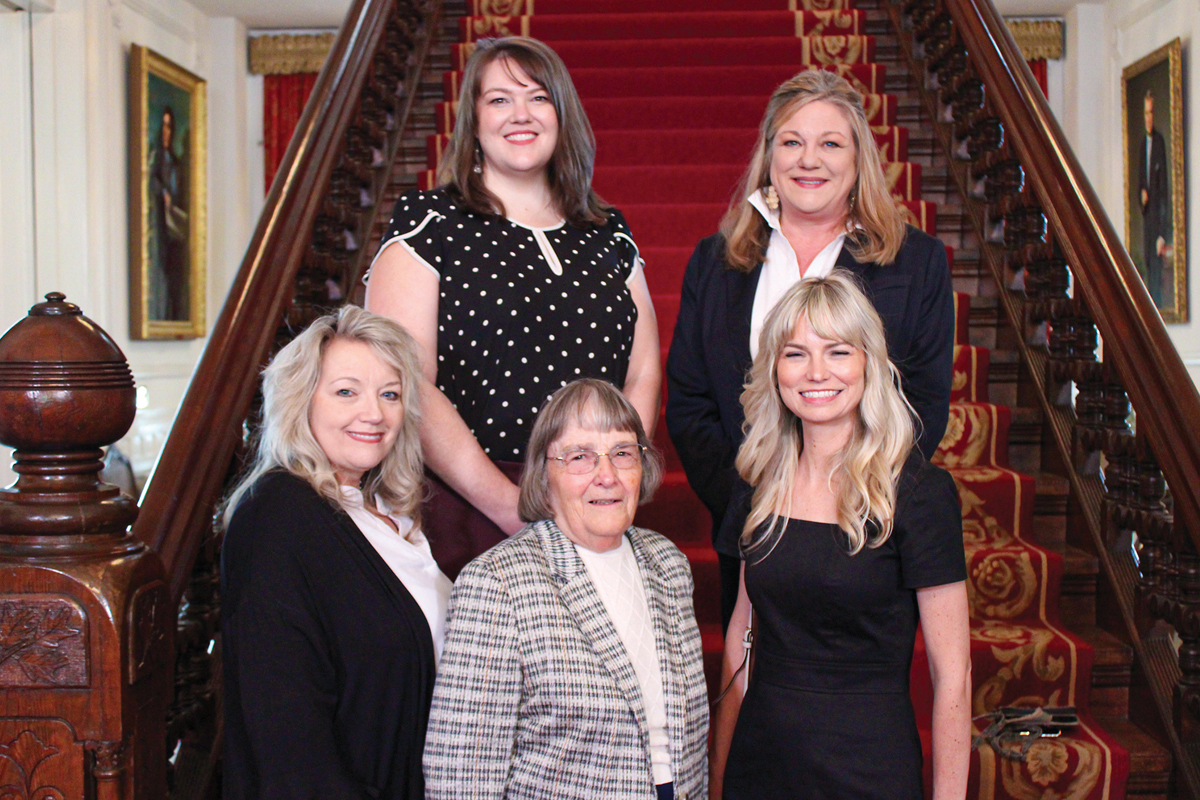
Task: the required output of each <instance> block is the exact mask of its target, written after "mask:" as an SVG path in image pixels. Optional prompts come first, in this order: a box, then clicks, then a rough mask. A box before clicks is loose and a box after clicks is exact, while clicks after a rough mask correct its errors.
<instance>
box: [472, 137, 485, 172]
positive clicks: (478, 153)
mask: <svg viewBox="0 0 1200 800" xmlns="http://www.w3.org/2000/svg"><path fill="white" fill-rule="evenodd" d="M472 160H473V161H474V162H475V166H473V167H471V172H474V173H475V174H476V175H482V174H483V166H482V165H481V164H480V162H481V161H483V148H482V147H480V145H479V140H478V139H476V140H475V158H473V159H472Z"/></svg>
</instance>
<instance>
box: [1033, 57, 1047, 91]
mask: <svg viewBox="0 0 1200 800" xmlns="http://www.w3.org/2000/svg"><path fill="white" fill-rule="evenodd" d="M1029 69H1031V70H1032V71H1033V77H1035V78H1037V82H1038V86H1040V87H1042V94H1044V95H1046V96H1047V97H1049V96H1050V91H1049V89H1047V85H1046V59H1044V58H1036V59H1034V60H1033V61H1030V62H1029Z"/></svg>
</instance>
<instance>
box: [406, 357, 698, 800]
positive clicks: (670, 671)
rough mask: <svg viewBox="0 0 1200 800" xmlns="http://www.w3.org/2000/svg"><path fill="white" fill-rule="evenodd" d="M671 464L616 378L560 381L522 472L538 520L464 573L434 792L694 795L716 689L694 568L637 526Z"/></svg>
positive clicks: (445, 666) (434, 744)
mask: <svg viewBox="0 0 1200 800" xmlns="http://www.w3.org/2000/svg"><path fill="white" fill-rule="evenodd" d="M661 477H662V462H661V459H660V457H659V455H658V453H657V452H656V451H655V450H654V448H653V446H652V445H651V444H650V442H649V440H648V439H647V438H646V434H645V432H644V430H643V429H642V424H641V420H640V418H639V415H638V412H637V411H636V410H635V409H634V407H633V405H632V404H630V402H629V401H628V400H627V399H626V398H625V397H624V396H623V395H622V394H621V392H619V391H617V390H616V389H615V388H614V387H613V386H611V385H610V384H608V383H605V382H603V381H600V380H594V379H584V380H578V381H575V382H573V383H570V384H568V385H566V386H565V387H563V388H562V389H560V390H558V391H557V392H556V393H555V394H554V395H553V396H552V397H551V398H550V400H549V402H548V403H547V404H546V405H545V407H544V408H543V409H542V412H541V414H540V415H539V417H538V419H537V422H536V423H535V424H534V427H533V432H532V435H531V437H530V442H529V447H528V449H527V451H526V460H525V471H524V473H523V475H522V477H521V495H520V506H519V509H520V514H521V518H522V519H523V520H525V521H526V522H528V523H530V524H528V525H526V526H525V528H524V529H522V530H521V531H520V532H519V533H517V534H516V535H515V536H513V537H512V538H511V539H508V540H506V541H504V542H502V543H500V544H499V545H497V546H496V547H493V548H492V549H491V550H489V551H488V552H486V553H484V554H483V555H481V556H479V557H478V558H476V559H475V560H474V561H472V562H471V563H470V564H468V565H467V567H466V568H465V569H464V570H463V571H462V572H461V573H460V574H459V577H458V581H457V583H456V584H455V587H454V591H453V594H452V595H451V600H450V612H449V619H448V622H447V631H446V647H445V652H444V654H443V656H442V660H441V663H440V666H439V672H438V677H437V684H436V685H435V687H434V696H433V707H432V710H431V716H430V722H429V734H428V738H427V739H426V744H425V748H426V749H425V778H426V797H427V798H429V799H430V800H438V799H439V798H454V800H465V799H467V798H478V799H479V800H482V799H483V798H496V800H499V798H508V800H518V798H537V800H541V799H542V798H545V797H556V798H579V800H604V799H605V798H622V800H624V799H625V798H638V797H641V798H648V799H649V800H654V798H672V797H674V798H679V799H680V800H684V799H685V798H695V800H699V799H700V798H703V797H705V796H706V792H707V763H706V758H705V748H706V742H707V735H708V700H707V694H706V689H705V682H704V670H703V662H702V656H701V650H700V633H699V630H698V629H697V627H696V620H695V613H694V611H693V608H692V574H691V570H690V568H689V567H688V562H687V560H686V559H685V558H684V556H683V554H682V553H680V552H679V550H678V549H677V548H676V547H675V546H674V545H673V544H671V542H669V541H668V540H667V539H665V538H664V537H662V536H660V535H659V534H657V533H653V532H651V531H647V530H642V529H640V528H637V527H634V526H633V516H634V512H635V511H636V510H637V507H638V504H639V503H640V502H645V501H647V500H649V499H650V496H651V495H652V494H653V492H654V490H655V489H656V488H657V486H658V483H659V481H660V480H661Z"/></svg>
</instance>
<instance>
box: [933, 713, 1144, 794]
mask: <svg viewBox="0 0 1200 800" xmlns="http://www.w3.org/2000/svg"><path fill="white" fill-rule="evenodd" d="M1079 719H1080V722H1081V723H1082V724H1081V725H1080V726H1079V727H1077V728H1074V729H1071V730H1069V731H1067V732H1064V733H1063V735H1062V736H1060V737H1058V738H1043V739H1039V740H1038V741H1036V742H1034V743H1033V744H1032V745H1031V746H1030V749H1029V754H1028V756H1027V758H1026V760H1025V761H1018V760H1015V759H1008V758H1003V757H1000V756H997V755H996V754H995V753H994V752H993V751H992V749H991V748H990V747H987V746H983V747H980V748H979V749H978V750H974V751H972V753H971V766H970V778H969V780H968V784H967V797H971V798H976V797H978V798H985V797H986V798H1014V800H1035V798H1036V799H1037V800H1043V799H1044V800H1050V799H1051V798H1067V797H1071V798H1079V800H1083V798H1096V800H1100V799H1101V798H1104V799H1106V800H1108V799H1111V798H1123V797H1125V791H1126V777H1125V776H1127V775H1129V752H1128V751H1127V750H1126V749H1125V748H1124V747H1122V746H1121V743H1120V742H1119V741H1118V739H1117V738H1116V737H1114V736H1113V735H1112V733H1111V732H1109V731H1107V730H1105V728H1104V727H1103V726H1102V725H1101V724H1100V722H1099V721H1098V720H1097V719H1096V718H1094V717H1092V716H1091V715H1089V714H1088V713H1087V712H1086V711H1081V712H1080V714H1079ZM976 732H978V731H977V729H976ZM919 734H920V737H921V749H922V753H923V755H924V765H923V770H922V771H923V778H924V782H925V796H926V797H930V796H932V793H933V778H932V774H933V766H932V755H933V749H932V745H931V743H932V735H931V732H930V730H929V729H928V728H927V727H923V728H921V729H920V731H919Z"/></svg>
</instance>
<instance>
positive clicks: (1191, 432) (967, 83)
mask: <svg viewBox="0 0 1200 800" xmlns="http://www.w3.org/2000/svg"><path fill="white" fill-rule="evenodd" d="M886 6H887V10H888V13H889V15H890V17H891V19H892V22H893V24H894V25H895V26H896V29H897V31H898V33H899V40H900V48H901V51H902V53H903V55H904V56H905V57H906V58H907V59H908V61H909V63H910V65H911V66H912V67H913V69H914V72H915V76H916V77H917V79H918V81H919V82H921V84H920V85H921V89H920V91H919V93H920V95H921V97H922V102H923V103H924V106H925V110H926V111H927V112H928V113H929V114H931V115H932V117H933V118H934V119H935V120H937V124H936V125H935V135H936V137H937V139H938V140H939V141H940V144H941V147H942V149H943V150H944V151H945V152H946V153H947V155H948V156H949V157H950V158H951V164H950V173H951V177H952V178H953V180H954V181H955V183H956V184H957V187H958V190H959V192H960V194H961V195H962V197H963V199H964V206H963V210H964V212H965V216H966V217H967V218H968V219H969V220H970V221H971V224H972V227H973V228H974V231H975V233H976V234H977V235H978V237H979V240H980V242H981V244H982V250H981V260H982V262H983V264H984V265H986V268H987V270H988V271H989V272H990V273H991V275H992V277H993V278H994V279H995V281H996V284H997V287H998V288H999V289H1000V291H999V292H998V295H997V301H998V303H999V306H1000V310H1001V312H1002V317H1004V318H1005V322H1007V327H1009V328H1011V330H1012V331H1013V332H1014V333H1015V334H1016V337H1015V340H1014V341H1012V342H1010V343H1009V346H1011V347H1013V349H1015V350H1017V351H1018V352H1019V354H1020V356H1021V360H1022V362H1023V365H1024V367H1025V371H1024V373H1023V378H1022V379H1021V382H1020V385H1019V388H1018V391H1019V392H1025V391H1029V390H1031V391H1030V394H1029V395H1024V396H1027V397H1028V398H1029V399H1030V400H1032V399H1033V398H1034V397H1035V396H1036V401H1035V402H1037V403H1038V404H1039V405H1040V410H1041V411H1042V413H1043V426H1042V433H1043V439H1042V442H1041V444H1042V447H1041V451H1040V454H1039V455H1040V458H1041V463H1042V468H1043V470H1045V471H1047V472H1049V473H1051V474H1061V475H1062V476H1063V477H1065V478H1067V480H1068V483H1069V485H1070V490H1071V496H1072V501H1069V502H1068V504H1067V514H1066V528H1067V530H1066V535H1067V542H1068V543H1069V544H1072V545H1073V546H1078V547H1081V548H1082V549H1084V550H1085V551H1088V552H1090V554H1091V555H1094V556H1095V557H1096V560H1097V562H1098V565H1099V567H1100V574H1099V579H1100V580H1099V584H1098V588H1097V596H1096V604H1097V605H1096V610H1097V612H1100V611H1103V614H1102V615H1101V614H1099V613H1098V614H1097V622H1098V623H1100V624H1101V625H1102V626H1103V627H1105V629H1106V630H1108V632H1109V633H1112V634H1115V635H1116V636H1118V637H1119V638H1121V639H1122V640H1123V641H1125V642H1127V643H1128V644H1129V645H1130V647H1131V649H1132V650H1133V654H1134V660H1135V664H1134V667H1133V669H1132V680H1131V684H1130V687H1129V692H1130V698H1131V700H1132V699H1133V698H1136V699H1137V702H1130V703H1129V705H1128V706H1127V710H1128V715H1129V718H1130V720H1131V721H1133V722H1135V723H1136V724H1137V725H1139V726H1141V727H1142V728H1143V729H1144V730H1146V731H1151V732H1152V734H1153V736H1154V738H1156V739H1158V740H1159V742H1160V743H1162V744H1164V745H1165V746H1167V747H1168V748H1169V750H1170V752H1171V756H1172V760H1173V765H1174V771H1173V773H1172V775H1171V786H1173V787H1174V790H1173V791H1174V793H1173V795H1172V796H1181V797H1200V757H1198V755H1197V754H1198V753H1200V430H1197V428H1196V424H1197V421H1200V393H1197V390H1196V387H1195V385H1194V384H1193V382H1192V380H1191V378H1190V376H1189V375H1188V373H1187V371H1186V369H1185V368H1184V365H1183V362H1182V360H1181V359H1180V357H1179V354H1178V352H1177V351H1176V349H1175V347H1174V345H1173V344H1172V343H1171V340H1170V338H1169V336H1168V335H1167V331H1166V328H1165V326H1164V325H1163V322H1162V319H1161V317H1160V316H1159V314H1158V311H1157V309H1156V308H1155V307H1154V305H1153V302H1152V301H1151V299H1150V296H1149V293H1148V292H1147V291H1146V289H1145V286H1144V285H1143V283H1142V281H1141V278H1140V277H1139V275H1138V273H1137V270H1136V269H1135V267H1134V265H1133V263H1132V261H1131V259H1130V257H1129V254H1128V252H1127V251H1126V250H1125V248H1124V246H1123V245H1122V243H1121V239H1120V237H1119V236H1118V235H1117V233H1116V231H1115V230H1114V229H1113V226H1112V223H1111V222H1110V221H1109V219H1108V216H1107V214H1106V213H1105V211H1104V209H1103V207H1102V206H1101V204H1100V201H1099V199H1098V198H1097V197H1096V194H1095V191H1094V190H1093V189H1092V186H1091V183H1090V182H1089V181H1088V179H1087V177H1086V176H1085V174H1084V172H1083V169H1082V168H1081V167H1080V166H1079V163H1078V161H1077V160H1076V158H1075V155H1074V153H1073V152H1072V149H1071V147H1070V145H1069V144H1068V142H1067V139H1066V136H1065V135H1064V134H1063V132H1062V129H1061V128H1060V127H1059V125H1058V122H1057V121H1056V120H1055V118H1054V116H1053V114H1052V112H1051V111H1050V108H1049V105H1048V103H1047V102H1046V99H1045V97H1044V95H1043V94H1042V92H1041V89H1040V87H1039V86H1038V84H1037V83H1036V81H1035V79H1034V77H1033V74H1032V72H1031V71H1030V69H1029V66H1028V64H1027V63H1026V61H1025V58H1024V56H1023V55H1022V54H1021V52H1020V50H1019V49H1018V47H1017V45H1016V43H1015V42H1014V40H1013V38H1012V35H1011V34H1010V33H1009V31H1008V28H1007V26H1006V25H1005V23H1004V20H1003V19H1002V18H1001V16H1000V14H999V13H998V12H997V11H996V9H995V7H994V6H993V5H992V2H991V0H886ZM1068 270H1069V275H1068ZM1071 278H1073V286H1074V291H1073V292H1072V293H1070V294H1068V287H1069V286H1070V285H1071V283H1070V279H1071ZM1098 337H1099V338H1102V340H1103V342H1104V343H1105V347H1104V350H1103V354H1101V353H1099V352H1098V351H1097V347H1096V345H1097V338H1098ZM1069 383H1073V384H1074V390H1075V391H1074V392H1071V391H1068V389H1069V388H1070V386H1069V385H1068V384H1069ZM1131 405H1132V407H1133V410H1134V411H1135V412H1136V431H1133V430H1131V429H1130V427H1129V424H1128V417H1129V408H1130V406H1131ZM1168 490H1169V498H1170V501H1169V502H1168V501H1167V497H1168V494H1167V493H1168ZM1164 622H1165V623H1166V625H1163V624H1161V623H1164ZM1171 629H1173V630H1171ZM1146 701H1149V702H1146ZM1164 787H1165V784H1164Z"/></svg>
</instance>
